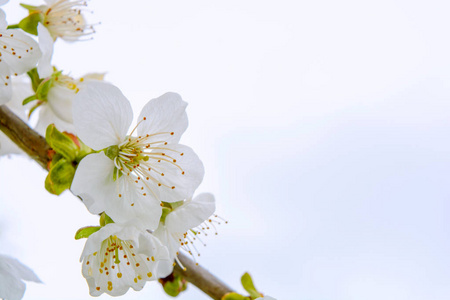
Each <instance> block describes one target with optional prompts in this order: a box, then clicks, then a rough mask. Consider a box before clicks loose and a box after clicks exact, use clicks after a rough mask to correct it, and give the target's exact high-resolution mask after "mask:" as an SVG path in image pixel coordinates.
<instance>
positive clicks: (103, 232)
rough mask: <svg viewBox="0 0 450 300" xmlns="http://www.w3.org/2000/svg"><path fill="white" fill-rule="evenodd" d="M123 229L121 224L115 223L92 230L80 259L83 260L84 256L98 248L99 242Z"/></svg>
mask: <svg viewBox="0 0 450 300" xmlns="http://www.w3.org/2000/svg"><path fill="white" fill-rule="evenodd" d="M122 229H123V226H121V225H119V224H115V223H110V224H107V225H106V226H104V227H102V228H101V229H100V230H99V231H97V232H94V233H93V234H91V235H90V236H89V238H88V239H87V241H86V244H85V245H84V248H83V252H82V253H81V257H80V261H82V260H83V258H84V257H86V256H88V255H91V254H92V253H94V252H97V251H98V250H99V247H100V244H101V243H102V242H103V241H104V240H105V239H106V238H108V237H109V236H111V235H114V234H116V233H117V232H119V231H120V230H122Z"/></svg>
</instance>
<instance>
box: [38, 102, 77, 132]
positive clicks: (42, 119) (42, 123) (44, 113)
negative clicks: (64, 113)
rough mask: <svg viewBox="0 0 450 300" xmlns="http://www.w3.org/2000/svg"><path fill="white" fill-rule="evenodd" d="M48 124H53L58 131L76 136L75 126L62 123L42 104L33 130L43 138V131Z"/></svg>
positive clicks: (50, 109)
mask: <svg viewBox="0 0 450 300" xmlns="http://www.w3.org/2000/svg"><path fill="white" fill-rule="evenodd" d="M50 124H55V126H56V128H58V130H59V131H67V132H70V133H73V134H76V131H75V126H74V125H73V124H71V123H67V122H64V121H63V120H61V119H60V118H58V116H56V114H55V112H54V111H53V110H52V108H51V107H50V106H49V105H48V104H46V103H44V104H42V105H41V106H40V107H39V119H38V122H37V123H36V126H35V128H34V129H35V130H36V131H37V132H39V134H41V135H43V136H45V131H46V130H47V127H48V125H50Z"/></svg>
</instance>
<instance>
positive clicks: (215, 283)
mask: <svg viewBox="0 0 450 300" xmlns="http://www.w3.org/2000/svg"><path fill="white" fill-rule="evenodd" d="M0 130H1V131H3V132H4V133H5V134H6V135H7V136H8V137H9V138H10V139H11V140H12V141H13V142H14V143H16V144H17V146H19V147H20V148H21V149H22V150H23V151H24V152H25V153H27V154H28V155H29V156H30V157H31V158H33V159H34V160H35V161H36V162H37V163H39V164H40V165H41V166H42V167H43V168H44V169H46V170H47V165H48V163H49V161H50V158H49V151H50V150H51V148H50V146H49V145H48V144H47V142H46V141H45V139H44V138H43V137H42V136H41V135H39V134H38V133H37V132H36V131H34V130H33V129H31V128H30V127H29V126H28V125H27V124H26V123H25V122H23V121H22V120H21V119H20V118H18V117H17V116H16V115H15V114H14V113H13V112H11V110H10V109H9V108H7V107H6V106H5V105H2V106H0ZM178 258H179V259H180V261H181V263H182V264H183V265H184V266H185V267H186V271H183V270H182V269H181V268H180V267H178V266H176V267H175V269H174V273H177V274H180V275H182V276H183V277H184V278H185V279H186V280H187V281H189V282H190V283H192V284H193V285H195V286H196V287H198V288H199V289H200V290H202V291H203V292H204V293H205V294H207V295H208V296H210V297H211V298H213V299H215V300H221V299H222V297H223V296H224V295H225V294H227V293H230V292H233V290H232V289H231V288H229V287H228V286H227V285H226V284H225V283H223V282H222V281H221V280H220V279H218V278H217V277H215V276H214V275H213V274H211V273H210V272H208V271H207V270H206V269H205V268H203V267H201V266H197V265H196V264H195V262H194V261H192V260H191V259H190V258H188V257H187V256H186V255H184V254H182V253H180V254H179V255H178Z"/></svg>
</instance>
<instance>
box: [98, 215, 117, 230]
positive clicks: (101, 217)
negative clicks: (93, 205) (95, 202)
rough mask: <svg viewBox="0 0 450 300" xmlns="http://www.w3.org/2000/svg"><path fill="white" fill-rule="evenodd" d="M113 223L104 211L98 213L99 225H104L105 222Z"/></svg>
mask: <svg viewBox="0 0 450 300" xmlns="http://www.w3.org/2000/svg"><path fill="white" fill-rule="evenodd" d="M110 223H114V221H113V219H111V218H110V217H109V216H108V215H107V214H105V213H104V212H103V213H102V214H101V215H100V226H102V227H103V226H106V225H107V224H110Z"/></svg>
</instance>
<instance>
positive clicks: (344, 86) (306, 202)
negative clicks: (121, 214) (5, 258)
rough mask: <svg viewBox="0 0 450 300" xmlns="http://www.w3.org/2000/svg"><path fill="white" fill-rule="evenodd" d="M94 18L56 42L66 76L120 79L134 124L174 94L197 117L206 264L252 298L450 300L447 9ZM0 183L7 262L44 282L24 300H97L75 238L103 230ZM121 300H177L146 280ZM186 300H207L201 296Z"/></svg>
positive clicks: (142, 6) (432, 4) (49, 200)
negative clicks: (213, 204)
mask: <svg viewBox="0 0 450 300" xmlns="http://www.w3.org/2000/svg"><path fill="white" fill-rule="evenodd" d="M18 2H19V1H15V0H11V1H10V3H9V4H7V5H6V6H5V7H4V9H5V11H6V12H7V19H8V21H9V22H10V23H14V22H17V21H19V20H20V19H21V18H22V17H24V16H25V14H26V11H25V10H24V9H22V8H19V7H18ZM27 3H29V4H40V3H41V2H39V1H33V0H30V1H28V2H27ZM125 3H126V5H125ZM89 9H90V10H92V11H93V13H92V14H89V16H88V17H89V20H91V22H93V23H97V22H101V25H98V26H96V31H97V33H96V34H95V35H94V36H93V40H92V41H88V42H82V43H73V44H69V43H65V42H63V41H58V42H57V44H56V49H55V56H54V64H55V65H56V66H57V67H58V68H60V69H63V70H64V71H65V72H70V74H72V75H74V76H80V75H83V74H84V73H89V72H107V75H106V79H107V80H108V81H110V82H112V83H114V84H115V85H117V86H118V87H119V88H120V89H121V90H122V91H123V93H124V94H125V95H126V96H127V97H128V99H130V101H131V102H132V104H133V107H134V109H135V116H137V115H138V114H139V111H140V109H141V108H142V106H143V105H144V104H145V103H146V102H147V101H148V100H150V99H152V98H154V97H157V96H159V95H161V94H163V93H165V92H167V91H174V92H178V93H180V94H181V95H182V97H183V99H184V100H186V101H187V102H189V107H188V116H189V120H190V126H189V128H188V130H187V132H186V133H185V135H184V136H183V139H182V142H183V143H184V144H186V145H189V146H190V147H192V148H193V149H194V150H195V151H196V152H197V153H198V155H199V156H200V158H201V159H202V160H203V163H204V165H205V169H206V175H205V179H204V181H203V183H202V185H201V186H200V188H199V192H212V193H214V194H215V195H216V200H217V213H218V214H219V215H221V216H222V217H224V218H226V219H228V220H229V224H228V225H225V226H220V228H219V235H218V236H216V237H211V238H209V239H208V240H207V244H208V246H207V247H206V248H202V247H200V248H202V249H201V254H202V256H201V258H200V261H199V262H200V263H201V264H202V265H203V266H205V267H207V268H208V269H209V270H210V271H211V272H212V273H214V274H216V275H217V276H218V277H220V278H221V279H223V280H224V281H225V282H227V283H228V284H229V285H230V286H232V287H233V288H235V289H236V290H237V291H240V292H243V290H242V288H241V287H240V276H241V275H242V274H243V273H244V272H246V271H248V272H250V273H251V274H252V275H253V278H254V280H255V284H256V286H257V287H258V288H259V289H260V291H262V292H264V293H266V294H268V295H271V296H273V297H276V298H277V299H278V300H283V299H285V300H290V299H301V300H363V299H364V300H379V299H383V300H422V299H433V300H444V299H450V285H449V282H450V227H449V225H450V221H449V215H450V202H449V198H450V184H449V181H450V117H449V115H450V85H449V80H450V40H449V30H450V18H449V17H448V12H449V10H450V2H448V1H426V2H425V1H411V0H408V1H399V0H384V1H383V0H379V1H356V0H355V1H348V0H343V1H332V0H328V1H326V0H322V1H320V0H319V1H294V0H291V1H283V0H281V1H263V0H258V1H256V0H248V1H235V0H228V1H211V0H208V1H205V0H198V1H197V0H194V1H181V0H179V1H118V0H92V1H90V3H89ZM0 170H1V171H0V188H1V190H0V205H1V207H2V209H1V210H0V234H1V235H0V245H1V247H0V253H5V254H10V255H13V256H15V257H17V258H18V259H20V260H21V261H22V262H24V263H25V264H27V265H28V266H30V267H31V268H32V269H34V270H35V272H36V273H37V274H38V275H39V276H40V278H41V279H42V280H43V281H44V282H45V285H38V284H28V285H27V292H26V294H25V297H24V299H26V300H32V299H33V300H37V299H90V298H91V297H90V296H89V294H88V286H87V284H86V281H85V279H84V278H83V277H82V276H81V266H80V264H79V262H78V259H79V255H80V253H81V250H82V248H83V246H84V241H75V240H74V238H73V236H74V234H75V232H76V230H77V229H78V228H80V227H83V226H87V225H96V224H97V217H95V216H91V215H90V214H89V213H88V211H87V210H86V208H85V207H84V205H83V204H82V203H81V202H80V201H79V200H77V198H75V197H74V196H72V195H71V194H70V193H69V192H66V193H65V194H63V195H62V196H61V197H56V196H52V195H50V194H48V193H47V192H46V191H45V189H44V178H45V172H44V171H43V170H41V169H40V167H39V166H38V165H37V164H36V163H33V162H31V161H29V160H28V159H26V158H21V157H14V158H13V159H8V158H1V159H0ZM100 298H102V299H106V298H110V297H109V296H107V295H104V296H102V297H100ZM122 299H172V298H170V297H169V296H165V295H164V293H163V291H162V288H161V287H160V285H159V284H157V283H155V282H150V283H147V285H146V287H145V288H144V290H143V291H141V292H134V291H130V292H129V293H128V294H126V295H125V296H124V297H122ZM178 299H180V300H201V299H209V298H208V297H207V296H206V295H204V294H203V293H201V292H199V291H198V290H196V288H195V287H193V286H192V285H190V286H189V288H188V291H187V292H185V293H183V294H182V295H181V296H180V297H179V298H178Z"/></svg>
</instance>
